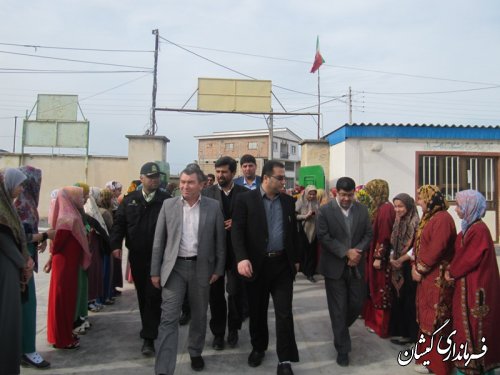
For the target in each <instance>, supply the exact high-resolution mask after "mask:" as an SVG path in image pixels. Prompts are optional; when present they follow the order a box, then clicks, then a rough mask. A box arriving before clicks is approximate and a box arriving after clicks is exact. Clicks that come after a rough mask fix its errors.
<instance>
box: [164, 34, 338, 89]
mask: <svg viewBox="0 0 500 375" xmlns="http://www.w3.org/2000/svg"><path fill="white" fill-rule="evenodd" d="M160 39H162V40H164V41H166V42H168V43H170V44H172V45H174V46H176V47H177V48H180V49H182V50H184V51H186V52H188V53H191V54H193V55H195V56H197V57H199V58H200V59H203V60H206V61H208V62H210V63H212V64H215V65H217V66H219V67H221V68H223V69H226V70H229V71H231V72H233V73H236V74H238V75H241V76H242V77H246V78H249V79H252V80H257V78H255V77H252V76H250V75H248V74H245V73H242V72H240V71H238V70H236V69H233V68H230V67H228V66H227V65H224V64H221V63H219V62H217V61H215V60H212V59H209V58H208V57H205V56H203V55H200V54H199V53H196V52H194V51H191V50H190V49H187V48H185V47H182V46H181V45H179V44H177V43H174V42H172V41H171V40H168V39H166V38H164V37H162V36H160ZM273 87H276V88H279V89H281V90H285V91H290V92H294V93H296V94H302V95H308V96H317V94H313V93H310V92H303V91H298V90H294V89H289V88H287V87H283V86H279V85H275V84H273ZM324 97H327V98H334V99H335V98H336V97H332V96H326V95H324Z"/></svg>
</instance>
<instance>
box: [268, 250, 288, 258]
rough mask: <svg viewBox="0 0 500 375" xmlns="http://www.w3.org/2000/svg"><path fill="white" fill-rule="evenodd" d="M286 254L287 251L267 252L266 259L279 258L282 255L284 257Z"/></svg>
mask: <svg viewBox="0 0 500 375" xmlns="http://www.w3.org/2000/svg"><path fill="white" fill-rule="evenodd" d="M284 252H285V250H277V251H268V252H266V257H268V258H276V257H279V256H280V255H283V253H284Z"/></svg>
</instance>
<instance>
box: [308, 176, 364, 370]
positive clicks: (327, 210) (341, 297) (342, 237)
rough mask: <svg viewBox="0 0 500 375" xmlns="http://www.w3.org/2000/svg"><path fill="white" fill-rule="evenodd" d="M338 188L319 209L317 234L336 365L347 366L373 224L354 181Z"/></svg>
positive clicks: (346, 180) (347, 179)
mask: <svg viewBox="0 0 500 375" xmlns="http://www.w3.org/2000/svg"><path fill="white" fill-rule="evenodd" d="M336 187H337V197H336V199H333V200H331V201H330V202H329V203H328V204H326V205H324V206H322V207H321V208H320V209H319V214H318V218H317V225H316V231H317V235H318V240H319V241H320V243H321V262H320V263H319V271H320V273H321V274H322V275H323V276H324V277H325V289H326V298H327V301H328V311H329V313H330V321H331V323H332V330H333V337H334V345H335V349H336V350H337V353H338V356H337V363H338V365H339V366H343V367H345V366H348V365H349V352H350V351H351V337H350V335H349V327H350V326H351V325H352V323H354V321H355V320H356V318H357V317H358V315H359V314H360V313H361V309H362V308H363V302H364V299H365V288H366V287H365V281H364V264H365V257H364V253H365V252H366V251H367V250H368V248H369V246H370V241H371V239H372V225H371V222H370V218H369V216H368V210H367V208H366V207H365V206H363V205H362V204H361V203H359V202H356V201H355V200H354V190H355V187H356V184H355V182H354V180H353V179H352V178H350V177H341V178H339V180H338V181H337V186H336Z"/></svg>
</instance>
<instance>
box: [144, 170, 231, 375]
mask: <svg viewBox="0 0 500 375" xmlns="http://www.w3.org/2000/svg"><path fill="white" fill-rule="evenodd" d="M203 181H204V176H203V172H202V171H201V170H200V168H199V167H198V166H197V165H196V164H189V165H188V166H187V167H186V168H185V169H184V170H183V171H182V172H181V174H180V190H181V196H180V197H175V198H173V199H168V200H166V201H165V202H164V204H163V207H162V209H161V211H160V215H159V216H158V222H157V225H156V231H155V238H154V243H153V257H152V261H151V282H152V284H153V285H154V286H155V287H156V288H161V289H162V305H161V308H162V315H161V322H160V326H159V328H158V339H157V340H156V363H155V372H156V374H166V375H173V373H174V370H175V365H176V357H177V339H178V329H179V316H180V312H181V306H182V301H183V299H184V294H185V292H186V290H187V291H188V296H189V304H190V305H191V325H190V327H189V339H188V351H189V355H190V357H191V367H192V369H193V370H195V371H201V370H203V368H204V366H205V363H204V361H203V358H202V356H201V353H202V351H203V346H204V344H205V334H206V327H207V307H208V299H209V292H210V284H212V283H214V282H215V281H216V280H217V279H218V278H219V277H220V276H222V275H224V263H225V260H226V234H225V231H224V218H223V216H222V211H221V209H220V204H219V202H217V201H216V200H215V199H211V198H207V197H203V196H201V194H200V193H201V190H202V189H203Z"/></svg>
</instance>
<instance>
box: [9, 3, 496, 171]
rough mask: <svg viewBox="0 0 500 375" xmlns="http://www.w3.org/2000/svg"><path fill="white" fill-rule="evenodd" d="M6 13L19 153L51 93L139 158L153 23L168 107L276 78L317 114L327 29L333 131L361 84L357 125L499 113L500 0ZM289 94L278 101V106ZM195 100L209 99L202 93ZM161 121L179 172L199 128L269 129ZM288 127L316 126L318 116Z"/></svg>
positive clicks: (61, 7)
mask: <svg viewBox="0 0 500 375" xmlns="http://www.w3.org/2000/svg"><path fill="white" fill-rule="evenodd" d="M0 14H1V16H2V17H1V18H2V22H0V149H5V150H8V151H11V150H12V148H13V136H14V117H15V116H17V117H18V118H19V120H18V132H17V143H16V149H17V150H19V149H20V127H21V126H20V124H21V123H22V118H23V117H24V116H25V115H26V111H31V109H32V108H33V106H34V104H35V102H36V98H37V94H39V93H46V94H75V95H78V96H79V100H80V106H81V109H82V111H83V113H84V115H85V116H86V117H87V118H88V119H89V121H90V153H91V154H95V155H126V153H127V140H126V138H125V135H126V134H144V132H145V130H146V129H147V128H148V127H149V121H150V120H149V118H150V108H151V91H152V81H153V78H152V77H153V76H152V73H151V72H152V67H153V53H152V52H151V51H152V50H153V49H154V36H153V35H152V33H151V31H152V30H153V29H159V33H160V36H161V38H160V54H159V63H158V96H157V106H158V107H171V108H172V107H173V108H179V107H182V106H183V105H184V104H185V103H186V102H187V101H188V99H189V97H190V96H191V95H192V94H193V93H194V92H195V90H196V88H197V79H198V77H212V78H245V76H247V77H253V78H256V79H266V80H271V81H272V83H273V93H274V95H275V96H276V97H277V98H278V100H279V102H280V103H281V105H283V107H284V108H285V110H286V111H294V110H299V109H302V108H307V107H311V108H308V109H304V110H303V111H314V110H315V107H314V106H315V105H316V104H317V97H316V93H317V75H316V74H311V73H309V70H310V68H311V65H312V61H313V57H314V53H315V47H316V36H317V35H319V38H320V47H321V52H322V55H323V57H324V58H325V60H326V64H325V65H323V66H322V68H321V70H320V74H321V93H322V98H321V99H322V102H324V103H323V104H322V107H321V112H322V116H323V117H322V119H323V122H322V129H321V133H322V135H324V134H328V133H329V132H331V131H333V130H335V129H337V128H338V127H340V126H342V125H343V124H345V123H346V122H347V121H348V120H349V111H348V105H347V102H348V100H347V95H348V91H349V87H351V88H352V105H353V121H354V122H355V123H361V122H364V123H368V122H371V123H405V124H406V123H412V124H417V123H418V124H424V123H425V124H449V125H451V124H460V125H498V124H500V121H499V118H500V106H499V104H500V69H499V68H498V67H499V66H500V45H499V40H500V23H499V22H498V20H499V19H500V3H499V2H498V1H496V0H491V1H486V0H485V1H483V0H478V1H474V2H472V1H463V0H454V1H449V0H443V1H429V0H419V1H416V0H414V1H398V0H364V1H360V0H350V1H345V0H343V1H339V0H312V1H303V0H301V1H299V0H288V1H285V0H275V1H269V0H239V1H234V0H232V1H229V0H223V1H218V0H216V1H210V2H208V1H202V0H187V1H182V2H181V1H149V0H145V1H131V0H121V1H114V0H106V1H104V0H102V1H97V0H93V1H92V0H85V1H80V0H74V1H69V0H68V1H62V0H47V1H44V0H41V1H34V0H25V1H18V0H2V1H1V3H0ZM33 46H38V47H37V48H35V47H33ZM49 47H50V48H49ZM53 47H57V48H53ZM42 71H43V72H42ZM281 105H280V104H279V103H278V101H277V100H275V99H274V100H273V109H274V111H282V110H283V108H282V107H281ZM186 107H187V108H196V96H195V97H194V98H193V99H191V100H190V101H189V102H188V103H187V105H186ZM157 122H158V132H157V134H158V135H164V136H166V137H168V138H169V139H170V141H171V143H170V144H169V146H168V155H167V159H168V161H169V162H170V165H171V169H172V171H173V172H174V173H175V172H178V171H179V170H180V169H182V167H183V166H185V165H186V164H187V163H188V162H192V161H193V160H195V159H196V158H197V151H196V150H197V142H196V140H195V139H194V136H195V135H206V134H211V133H212V132H214V131H224V130H245V129H263V128H265V127H266V124H265V121H264V120H263V118H262V117H259V116H243V115H215V114H185V113H166V112H162V113H159V114H158V115H157ZM275 126H279V127H288V128H290V129H291V130H292V131H293V132H295V133H296V134H298V135H299V136H301V137H302V138H315V137H316V124H315V122H314V120H313V119H312V118H308V117H292V116H290V117H288V116H287V117H282V118H277V119H275ZM46 151H48V152H50V150H46ZM56 151H57V150H56Z"/></svg>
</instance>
